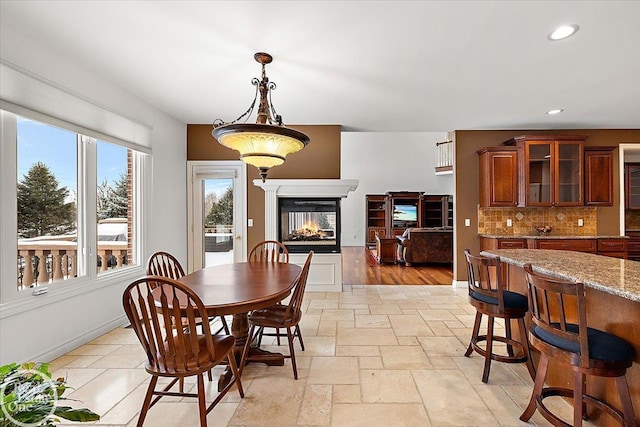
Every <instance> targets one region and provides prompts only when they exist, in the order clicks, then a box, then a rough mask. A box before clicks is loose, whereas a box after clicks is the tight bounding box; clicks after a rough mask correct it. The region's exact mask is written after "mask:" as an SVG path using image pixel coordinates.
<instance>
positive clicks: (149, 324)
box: [122, 276, 215, 374]
mask: <svg viewBox="0 0 640 427" xmlns="http://www.w3.org/2000/svg"><path fill="white" fill-rule="evenodd" d="M122 303H123V306H124V310H125V312H126V314H127V317H128V318H129V321H130V322H131V326H132V328H133V330H134V331H135V333H136V335H137V337H138V340H139V341H140V343H141V344H142V347H143V348H144V350H145V353H146V355H147V361H148V364H149V366H150V367H153V368H154V370H156V371H161V372H166V373H173V374H181V373H184V374H186V373H188V372H189V371H193V370H194V369H198V368H200V362H201V361H204V360H206V361H211V360H215V350H214V346H213V339H212V338H211V330H210V328H209V323H208V322H201V319H206V318H207V311H206V309H205V307H204V305H203V303H202V301H201V300H200V298H199V297H198V296H197V295H196V294H195V293H194V292H193V291H192V290H191V289H190V288H188V287H187V286H185V285H183V284H182V283H180V282H178V281H176V280H173V279H170V278H166V277H160V276H149V277H145V278H142V279H139V280H136V281H135V282H133V283H132V284H130V285H129V286H128V287H127V289H126V290H125V291H124V294H123V297H122ZM175 324H182V327H181V328H175V327H173V325H175ZM199 326H200V327H201V328H202V330H201V333H200V334H199V333H198V329H197V328H198V327H199ZM201 339H205V340H206V341H205V342H206V351H207V352H208V357H207V358H203V357H201V356H202V355H201V354H200V352H201V351H203V350H201V346H200V340H201Z"/></svg>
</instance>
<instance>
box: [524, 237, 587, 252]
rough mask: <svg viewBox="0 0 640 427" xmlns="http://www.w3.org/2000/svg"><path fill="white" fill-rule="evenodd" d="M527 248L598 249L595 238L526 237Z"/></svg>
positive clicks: (584, 250) (582, 250) (583, 250)
mask: <svg viewBox="0 0 640 427" xmlns="http://www.w3.org/2000/svg"><path fill="white" fill-rule="evenodd" d="M527 247H528V249H561V250H565V251H577V252H588V253H591V254H595V253H596V252H597V250H598V247H597V243H596V239H571V238H568V239H527Z"/></svg>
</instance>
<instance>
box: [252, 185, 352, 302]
mask: <svg viewBox="0 0 640 427" xmlns="http://www.w3.org/2000/svg"><path fill="white" fill-rule="evenodd" d="M253 184H254V185H255V186H257V187H260V188H262V189H263V190H264V238H265V240H278V197H339V198H345V197H347V195H348V194H349V192H350V191H355V189H356V188H357V187H358V180H357V179H267V180H266V181H265V182H262V181H261V180H259V179H255V180H254V181H253ZM305 258H306V254H290V255H289V260H290V262H292V263H295V264H300V265H302V264H304V260H305ZM307 290H308V291H319V292H341V291H342V254H320V253H317V254H314V255H313V259H312V262H311V269H310V270H309V278H308V280H307Z"/></svg>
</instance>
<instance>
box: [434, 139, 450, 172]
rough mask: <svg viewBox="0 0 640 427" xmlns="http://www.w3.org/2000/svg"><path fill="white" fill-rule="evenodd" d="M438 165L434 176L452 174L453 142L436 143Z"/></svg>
mask: <svg viewBox="0 0 640 427" xmlns="http://www.w3.org/2000/svg"><path fill="white" fill-rule="evenodd" d="M436 148H437V150H438V164H437V166H436V174H449V173H453V156H454V154H453V141H451V140H449V141H444V142H436Z"/></svg>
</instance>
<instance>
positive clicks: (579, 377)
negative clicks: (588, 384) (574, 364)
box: [573, 372, 586, 427]
mask: <svg viewBox="0 0 640 427" xmlns="http://www.w3.org/2000/svg"><path fill="white" fill-rule="evenodd" d="M585 392H586V390H585V375H584V374H583V373H582V372H574V373H573V426H574V427H582V418H583V417H584V415H585V407H584V394H585Z"/></svg>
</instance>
